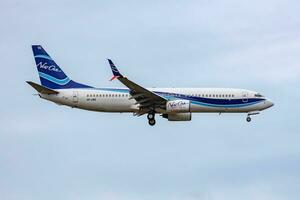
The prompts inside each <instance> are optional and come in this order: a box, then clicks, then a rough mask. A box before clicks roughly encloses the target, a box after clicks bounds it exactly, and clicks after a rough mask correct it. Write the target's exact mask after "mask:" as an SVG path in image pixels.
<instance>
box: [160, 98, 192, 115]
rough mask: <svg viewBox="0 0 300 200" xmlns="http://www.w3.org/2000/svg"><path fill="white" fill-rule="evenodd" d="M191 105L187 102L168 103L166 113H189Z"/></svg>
mask: <svg viewBox="0 0 300 200" xmlns="http://www.w3.org/2000/svg"><path fill="white" fill-rule="evenodd" d="M190 109H191V103H190V101H189V100H173V101H168V102H167V105H166V112H167V113H185V112H190Z"/></svg>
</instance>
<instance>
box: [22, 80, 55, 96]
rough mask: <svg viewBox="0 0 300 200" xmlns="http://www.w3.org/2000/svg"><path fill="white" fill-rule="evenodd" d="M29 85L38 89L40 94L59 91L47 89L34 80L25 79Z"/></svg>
mask: <svg viewBox="0 0 300 200" xmlns="http://www.w3.org/2000/svg"><path fill="white" fill-rule="evenodd" d="M26 82H27V83H28V84H29V85H31V87H33V88H34V89H35V90H36V91H38V92H39V93H41V94H58V93H59V92H57V91H55V90H52V89H49V88H47V87H45V86H41V85H39V84H36V83H34V82H31V81H26Z"/></svg>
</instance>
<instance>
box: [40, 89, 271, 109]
mask: <svg viewBox="0 0 300 200" xmlns="http://www.w3.org/2000/svg"><path fill="white" fill-rule="evenodd" d="M147 89H148V90H150V91H152V92H154V93H156V94H158V95H160V96H163V97H164V98H166V99H168V100H176V99H185V100H189V101H190V102H191V107H190V112H218V113H221V112H246V113H248V112H252V111H261V110H264V109H266V108H269V107H271V106H272V105H273V103H272V102H271V101H269V100H268V99H266V98H264V97H263V96H261V95H260V96H256V95H257V94H258V93H257V92H253V91H249V90H243V89H228V88H147ZM57 91H58V92H59V93H58V94H51V95H45V94H41V97H42V98H44V99H47V100H49V101H52V102H55V103H58V104H61V105H66V106H70V107H76V108H80V109H85V110H91V111H98V112H137V111H138V110H139V105H138V104H137V102H136V101H135V100H134V99H132V98H130V97H131V95H130V94H129V90H128V89H125V88H98V89H97V88H88V89H58V90H57ZM157 112H160V113H164V112H163V111H161V110H160V111H157Z"/></svg>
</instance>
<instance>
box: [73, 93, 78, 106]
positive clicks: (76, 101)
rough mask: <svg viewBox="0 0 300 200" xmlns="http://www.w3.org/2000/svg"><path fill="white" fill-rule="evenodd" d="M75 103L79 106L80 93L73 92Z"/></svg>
mask: <svg viewBox="0 0 300 200" xmlns="http://www.w3.org/2000/svg"><path fill="white" fill-rule="evenodd" d="M72 99H73V103H74V104H77V103H78V91H73V97H72Z"/></svg>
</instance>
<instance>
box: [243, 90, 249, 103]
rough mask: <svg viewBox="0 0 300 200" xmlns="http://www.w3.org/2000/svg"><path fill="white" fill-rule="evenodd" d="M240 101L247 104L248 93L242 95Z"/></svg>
mask: <svg viewBox="0 0 300 200" xmlns="http://www.w3.org/2000/svg"><path fill="white" fill-rule="evenodd" d="M242 99H243V100H242V101H243V102H244V103H246V102H248V92H244V93H243V94H242Z"/></svg>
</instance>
